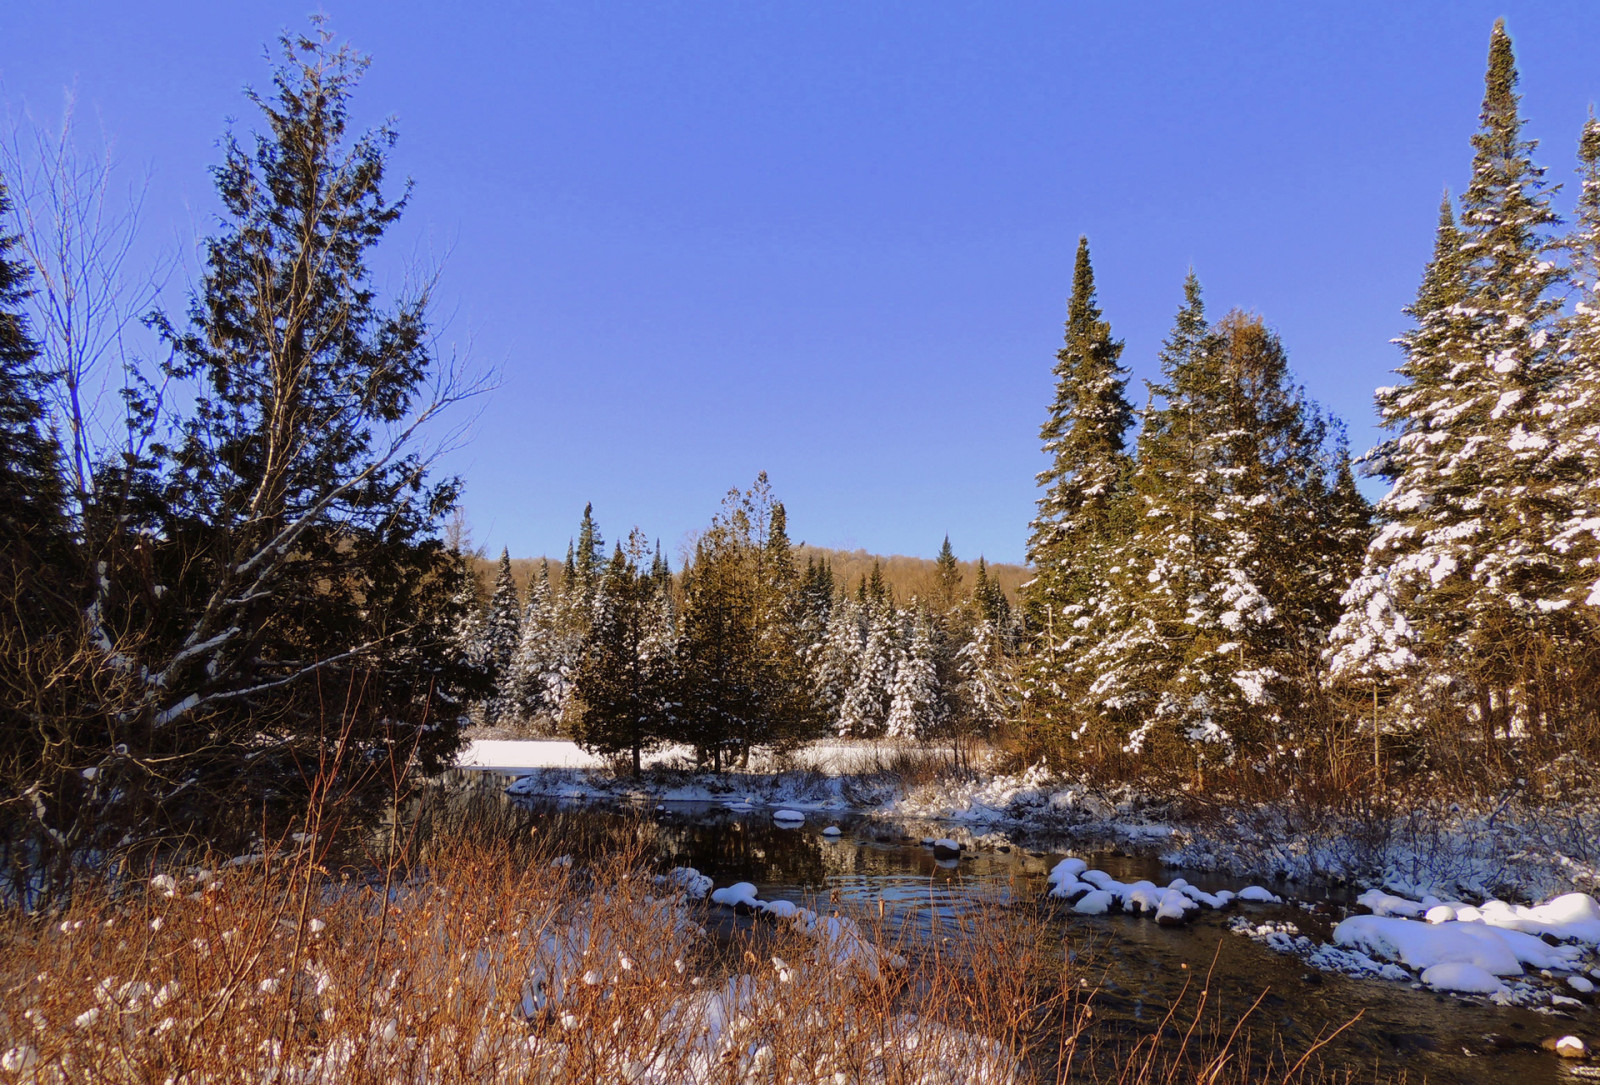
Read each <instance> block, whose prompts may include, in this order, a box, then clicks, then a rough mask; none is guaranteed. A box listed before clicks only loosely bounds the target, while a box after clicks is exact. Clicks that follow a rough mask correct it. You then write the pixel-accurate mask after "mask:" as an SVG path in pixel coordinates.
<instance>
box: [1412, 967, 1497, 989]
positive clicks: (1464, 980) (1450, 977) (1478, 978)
mask: <svg viewBox="0 0 1600 1085" xmlns="http://www.w3.org/2000/svg"><path fill="white" fill-rule="evenodd" d="M1422 982H1423V983H1426V984H1427V985H1428V986H1429V987H1432V988H1433V989H1434V990H1436V991H1453V992H1455V993H1456V994H1463V995H1498V994H1505V993H1506V990H1507V988H1506V985H1505V984H1503V983H1501V982H1500V981H1499V980H1498V979H1496V978H1495V977H1494V976H1493V975H1491V974H1490V973H1489V972H1487V971H1485V970H1484V969H1482V968H1479V967H1478V966H1477V965H1472V964H1464V963H1461V962H1459V961H1447V962H1445V963H1443V964H1436V965H1434V966H1433V967H1431V968H1425V969H1423V970H1422Z"/></svg>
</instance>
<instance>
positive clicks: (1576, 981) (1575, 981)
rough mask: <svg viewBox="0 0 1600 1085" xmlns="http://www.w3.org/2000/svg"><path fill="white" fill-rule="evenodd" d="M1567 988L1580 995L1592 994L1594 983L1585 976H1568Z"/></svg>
mask: <svg viewBox="0 0 1600 1085" xmlns="http://www.w3.org/2000/svg"><path fill="white" fill-rule="evenodd" d="M1567 986H1568V987H1571V988H1572V989H1573V990H1574V991H1576V992H1578V993H1579V994H1580V995H1592V994H1594V981H1593V980H1590V979H1589V978H1587V977H1586V976H1568V977H1567Z"/></svg>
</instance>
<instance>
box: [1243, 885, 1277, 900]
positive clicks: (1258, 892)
mask: <svg viewBox="0 0 1600 1085" xmlns="http://www.w3.org/2000/svg"><path fill="white" fill-rule="evenodd" d="M1238 899H1239V900H1243V901H1248V902H1250V903H1251V904H1282V903H1283V898H1282V897H1280V896H1278V894H1276V893H1274V892H1273V891H1272V890H1270V889H1263V888H1261V887H1260V886H1259V885H1247V886H1245V887H1244V888H1243V889H1241V890H1239V894H1238Z"/></svg>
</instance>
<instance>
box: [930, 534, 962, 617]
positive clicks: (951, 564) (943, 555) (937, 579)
mask: <svg viewBox="0 0 1600 1085" xmlns="http://www.w3.org/2000/svg"><path fill="white" fill-rule="evenodd" d="M933 599H934V605H935V607H936V608H937V609H938V611H939V613H940V614H949V613H950V611H951V610H953V609H955V606H956V604H957V603H958V602H959V601H960V599H961V566H960V565H959V564H958V563H957V562H956V552H955V550H954V549H953V548H952V547H951V546H950V536H948V535H946V536H945V537H944V543H943V544H942V545H941V546H940V547H939V557H938V558H937V560H935V561H934V565H933Z"/></svg>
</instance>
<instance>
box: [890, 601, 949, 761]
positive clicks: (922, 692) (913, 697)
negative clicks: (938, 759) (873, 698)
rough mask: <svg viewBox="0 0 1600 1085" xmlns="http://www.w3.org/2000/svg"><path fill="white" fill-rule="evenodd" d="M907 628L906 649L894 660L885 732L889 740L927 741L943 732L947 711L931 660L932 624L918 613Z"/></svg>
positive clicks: (927, 618) (932, 653) (934, 666)
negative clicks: (908, 629)
mask: <svg viewBox="0 0 1600 1085" xmlns="http://www.w3.org/2000/svg"><path fill="white" fill-rule="evenodd" d="M910 625H911V630H910V635H909V636H908V637H906V638H905V649H904V651H903V652H901V653H900V655H899V658H898V659H896V661H895V672H894V678H893V680H892V681H891V682H890V686H889V712H888V715H887V716H886V717H885V719H884V730H885V732H886V733H887V734H888V735H889V736H890V737H891V738H914V739H926V738H931V737H933V736H934V735H937V734H939V733H941V732H942V731H943V729H944V727H945V725H946V724H947V723H948V722H949V711H948V707H947V706H946V704H945V699H944V692H943V689H942V688H941V686H940V683H939V674H938V667H937V664H936V662H935V659H934V655H935V651H934V636H933V623H932V621H931V620H930V619H929V617H928V616H927V615H926V614H920V613H919V614H916V615H915V616H914V617H913V618H912V619H911V621H910Z"/></svg>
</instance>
